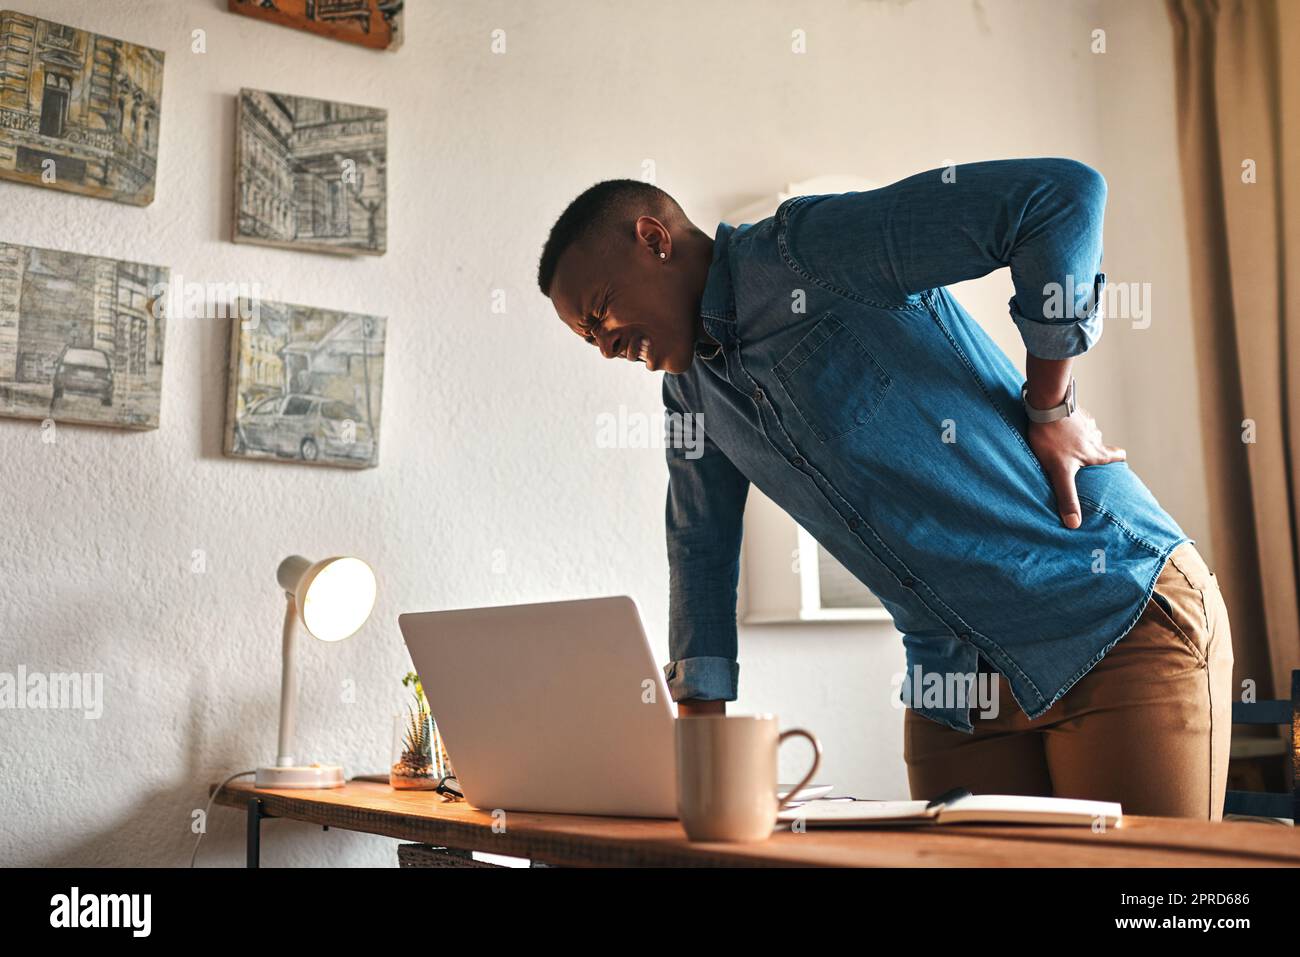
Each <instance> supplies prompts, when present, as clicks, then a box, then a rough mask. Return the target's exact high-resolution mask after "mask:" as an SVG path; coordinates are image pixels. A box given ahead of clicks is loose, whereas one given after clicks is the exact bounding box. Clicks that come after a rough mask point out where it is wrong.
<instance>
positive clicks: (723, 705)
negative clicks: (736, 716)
mask: <svg viewBox="0 0 1300 957" xmlns="http://www.w3.org/2000/svg"><path fill="white" fill-rule="evenodd" d="M726 713H727V702H725V701H705V700H703V699H695V698H687V699H686V700H684V701H679V702H677V717H679V718H697V717H699V716H700V715H706V714H721V715H725V714H726Z"/></svg>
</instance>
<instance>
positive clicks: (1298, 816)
mask: <svg viewBox="0 0 1300 957" xmlns="http://www.w3.org/2000/svg"><path fill="white" fill-rule="evenodd" d="M1232 723H1233V724H1275V725H1276V724H1280V725H1285V726H1286V727H1287V728H1289V729H1290V731H1291V734H1290V738H1289V740H1288V741H1287V742H1286V750H1289V751H1290V756H1291V790H1290V791H1289V792H1285V791H1283V792H1277V791H1228V793H1227V796H1226V797H1225V798H1224V802H1223V817H1224V820H1227V819H1228V817H1229V815H1232V816H1233V817H1235V818H1238V819H1240V818H1284V819H1287V820H1289V821H1291V823H1292V824H1293V825H1294V824H1296V822H1297V821H1300V774H1297V769H1300V669H1297V670H1295V671H1293V672H1291V700H1290V701H1286V700H1269V701H1251V702H1242V701H1234V702H1233V703H1232ZM1283 753H1285V751H1284V752H1283Z"/></svg>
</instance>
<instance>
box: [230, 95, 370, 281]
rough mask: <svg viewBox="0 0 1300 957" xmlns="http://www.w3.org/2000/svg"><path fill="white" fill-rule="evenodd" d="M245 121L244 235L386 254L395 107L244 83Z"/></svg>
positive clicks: (238, 208) (238, 171)
mask: <svg viewBox="0 0 1300 957" xmlns="http://www.w3.org/2000/svg"><path fill="white" fill-rule="evenodd" d="M235 127H236V133H235V135H236V140H237V146H236V154H235V215H234V233H235V235H234V240H235V242H237V243H258V244H261V245H265V246H280V247H283V248H286V249H299V250H314V251H317V252H330V253H344V254H353V255H370V256H382V255H383V254H384V252H385V251H386V249H387V245H388V239H387V235H388V175H387V171H388V113H387V111H386V110H382V109H376V108H374V107H369V106H353V105H351V104H347V103H335V102H332V101H330V100H314V99H311V98H309V97H305V96H288V95H284V94H280V93H265V92H262V91H260V90H241V91H240V94H239V107H238V110H237V118H236V123H235Z"/></svg>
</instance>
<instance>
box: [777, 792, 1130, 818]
mask: <svg viewBox="0 0 1300 957" xmlns="http://www.w3.org/2000/svg"><path fill="white" fill-rule="evenodd" d="M1122 816H1123V811H1122V809H1121V808H1120V806H1119V805H1118V804H1116V803H1115V802H1113V801H1082V800H1077V799H1075V798H1053V797H1026V796H1024V795H1019V794H971V793H970V792H969V791H965V790H960V789H959V790H956V791H950V792H948V793H947V794H944V795H941V796H940V797H938V798H936V799H935V800H933V801H845V800H835V799H833V798H832V799H829V800H816V801H806V802H804V803H802V804H796V805H792V806H791V807H788V808H786V809H785V810H784V811H782V812H781V813H780V814H778V815H777V820H778V821H785V822H787V823H793V822H795V821H797V820H800V819H802V820H803V821H804V822H805V823H806V824H807V825H808V826H809V827H814V826H826V827H834V826H845V827H850V826H851V827H858V826H867V825H872V824H880V825H890V826H893V825H903V824H963V823H981V824H989V823H997V824H1064V825H1075V826H1078V827H1092V826H1094V824H1103V825H1104V826H1105V827H1107V828H1110V827H1114V826H1115V825H1116V824H1118V823H1119V821H1120V818H1121V817H1122Z"/></svg>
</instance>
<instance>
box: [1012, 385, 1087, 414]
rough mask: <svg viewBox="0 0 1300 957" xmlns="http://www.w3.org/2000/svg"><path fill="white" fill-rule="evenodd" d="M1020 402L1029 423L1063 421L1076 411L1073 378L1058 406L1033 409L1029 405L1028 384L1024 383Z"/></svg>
mask: <svg viewBox="0 0 1300 957" xmlns="http://www.w3.org/2000/svg"><path fill="white" fill-rule="evenodd" d="M1020 401H1021V403H1022V404H1023V405H1024V407H1025V414H1026V415H1028V416H1029V420H1030V421H1031V422H1055V421H1056V420H1057V419H1064V418H1065V417H1066V416H1068V415H1072V414H1073V413H1074V410H1075V409H1077V408H1078V407H1079V406H1078V402H1077V401H1076V400H1075V397H1074V376H1070V385H1069V387H1068V388H1067V389H1066V390H1065V401H1064V402H1062V403H1061V404H1060V405H1054V406H1052V407H1051V408H1050V409H1035V408H1034V407H1033V406H1032V405H1030V404H1029V383H1028V382H1026V383H1025V384H1024V385H1022V386H1021V387H1020Z"/></svg>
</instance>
